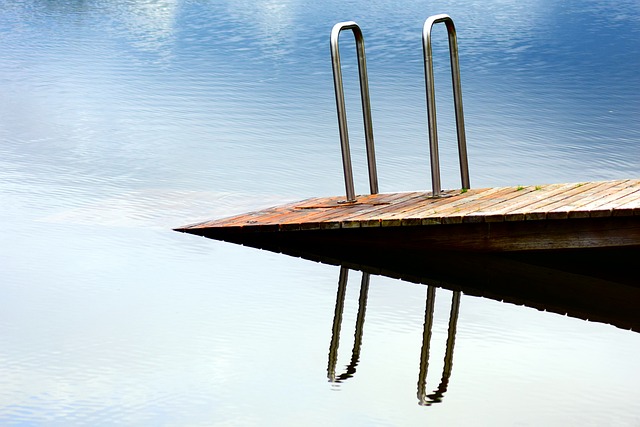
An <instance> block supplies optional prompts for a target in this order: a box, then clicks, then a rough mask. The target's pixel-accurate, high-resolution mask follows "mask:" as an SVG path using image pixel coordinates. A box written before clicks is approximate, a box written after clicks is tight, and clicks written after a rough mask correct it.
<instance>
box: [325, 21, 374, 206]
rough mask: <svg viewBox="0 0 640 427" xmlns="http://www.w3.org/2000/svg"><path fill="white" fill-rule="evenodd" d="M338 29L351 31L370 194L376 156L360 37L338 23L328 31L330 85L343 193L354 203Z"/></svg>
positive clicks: (357, 29)
mask: <svg viewBox="0 0 640 427" xmlns="http://www.w3.org/2000/svg"><path fill="white" fill-rule="evenodd" d="M342 30H353V35H354V36H355V39H356V50H357V53H358V72H359V76H360V97H361V100H362V116H363V120H364V131H365V141H366V145H367V162H368V166H369V187H370V189H371V194H377V193H378V176H377V172H376V156H375V150H374V145H373V124H372V122H371V102H370V100H369V81H368V78H367V60H366V57H365V53H364V37H363V36H362V31H361V30H360V27H359V26H358V24H356V23H355V22H353V21H347V22H339V23H337V24H336V25H334V26H333V29H332V30H331V63H332V66H333V86H334V89H335V93H336V108H337V110H338V128H339V130H340V143H341V146H342V169H343V171H344V183H345V187H346V191H347V201H348V202H353V201H355V200H356V193H355V188H354V185H353V170H352V167H351V152H350V149H349V131H348V129H347V112H346V108H345V104H344V89H343V86H342V68H341V67H340V48H339V45H338V39H339V36H340V32H341V31H342Z"/></svg>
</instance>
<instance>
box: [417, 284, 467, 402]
mask: <svg viewBox="0 0 640 427" xmlns="http://www.w3.org/2000/svg"><path fill="white" fill-rule="evenodd" d="M435 296H436V288H435V287H434V286H432V285H429V287H428V288H427V302H426V308H425V312H424V329H423V333H422V351H421V352H420V372H419V373H418V404H419V405H420V406H430V405H432V404H433V403H437V402H441V401H442V399H443V397H444V393H445V392H446V391H447V387H448V386H449V379H450V378H451V371H452V369H453V348H454V346H455V341H456V329H457V324H458V313H459V312H460V291H453V296H452V298H451V312H450V313H449V328H448V334H447V344H446V352H445V355H444V367H443V369H442V378H441V380H440V384H439V385H438V388H437V389H436V390H434V391H433V393H431V394H427V391H426V390H427V384H426V381H427V371H428V370H429V348H430V346H431V329H432V327H433V311H434V307H435Z"/></svg>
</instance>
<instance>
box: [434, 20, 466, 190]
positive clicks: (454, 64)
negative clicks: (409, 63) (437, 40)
mask: <svg viewBox="0 0 640 427" xmlns="http://www.w3.org/2000/svg"><path fill="white" fill-rule="evenodd" d="M439 22H444V23H445V25H446V26H447V33H448V35H449V57H450V58H451V80H452V84H453V100H454V106H455V110H456V129H457V133H458V156H459V158H460V176H461V178H462V188H463V189H469V188H470V184H469V163H468V161H467V139H466V135H465V130H464V114H463V112H462V85H461V83H460V65H459V63H458V42H457V38H456V28H455V26H454V24H453V20H452V19H451V18H450V17H449V15H446V14H441V15H434V16H430V17H429V18H427V20H426V21H425V23H424V27H423V29H422V49H423V52H424V75H425V83H426V90H427V121H428V123H429V148H430V153H431V183H432V186H433V196H439V195H440V192H441V191H442V188H441V183H440V159H439V154H438V128H437V122H436V93H435V92H436V91H435V86H434V76H433V58H432V54H431V28H432V27H433V25H434V24H437V23H439Z"/></svg>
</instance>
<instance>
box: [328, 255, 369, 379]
mask: <svg viewBox="0 0 640 427" xmlns="http://www.w3.org/2000/svg"><path fill="white" fill-rule="evenodd" d="M348 277H349V269H348V268H346V267H341V268H340V278H339V279H338V294H337V296H336V308H335V312H334V316H333V330H332V334H331V345H330V346H329V366H328V367H327V377H328V378H329V381H330V382H334V383H339V382H342V381H344V380H346V379H348V378H351V377H352V376H353V374H355V372H356V366H358V362H359V360H360V347H361V346H362V331H363V327H364V317H365V312H366V309H367V296H368V293H369V277H370V275H369V273H362V282H361V283H360V298H359V301H358V316H357V319H356V330H355V333H354V341H353V350H352V352H351V362H350V363H349V365H348V366H347V370H346V371H345V372H344V373H343V374H340V375H338V376H336V365H337V363H338V346H339V345H340V329H341V326H342V312H343V311H344V299H345V295H346V293H347V279H348Z"/></svg>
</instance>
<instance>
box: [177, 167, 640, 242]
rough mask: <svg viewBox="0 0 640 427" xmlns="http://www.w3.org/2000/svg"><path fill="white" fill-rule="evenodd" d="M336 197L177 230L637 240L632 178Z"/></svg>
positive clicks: (282, 235) (334, 237)
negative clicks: (439, 193)
mask: <svg viewBox="0 0 640 427" xmlns="http://www.w3.org/2000/svg"><path fill="white" fill-rule="evenodd" d="M343 200H344V198H343V197H326V198H312V199H307V200H303V201H300V202H296V203H289V204H287V205H283V206H276V207H273V208H269V209H265V210H262V211H257V212H249V213H246V214H242V215H236V216H233V217H230V218H225V219H219V220H213V221H206V222H202V223H199V224H194V225H189V226H185V227H182V228H179V229H177V230H178V231H183V232H187V233H192V234H199V235H203V236H206V237H211V238H215V239H220V240H229V241H234V242H237V243H242V240H243V239H254V240H255V239H256V238H258V239H263V238H264V239H267V238H277V239H281V240H282V241H285V240H287V239H295V240H297V241H300V239H309V242H310V243H311V242H312V241H314V240H316V241H318V242H323V243H324V244H331V242H335V243H336V244H338V243H339V244H345V242H346V240H345V239H350V240H351V241H353V242H359V244H363V245H374V246H375V245H397V246H398V247H402V248H409V249H410V248H411V247H416V248H417V247H420V248H421V249H426V248H434V249H439V248H441V249H448V250H452V249H453V250H473V251H477V250H482V251H518V250H539V249H567V248H582V247H618V246H638V247H640V180H638V179H629V180H618V181H604V182H585V183H573V184H549V185H541V186H528V187H499V188H482V189H470V190H468V191H465V192H463V191H460V190H448V191H444V192H443V193H442V196H441V197H437V198H434V197H431V196H430V193H427V192H406V193H385V194H373V195H365V196H359V197H358V198H357V201H356V202H353V203H344V202H343ZM256 233H260V234H262V235H263V236H262V237H257V235H256ZM276 235H277V237H274V236H276Z"/></svg>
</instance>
